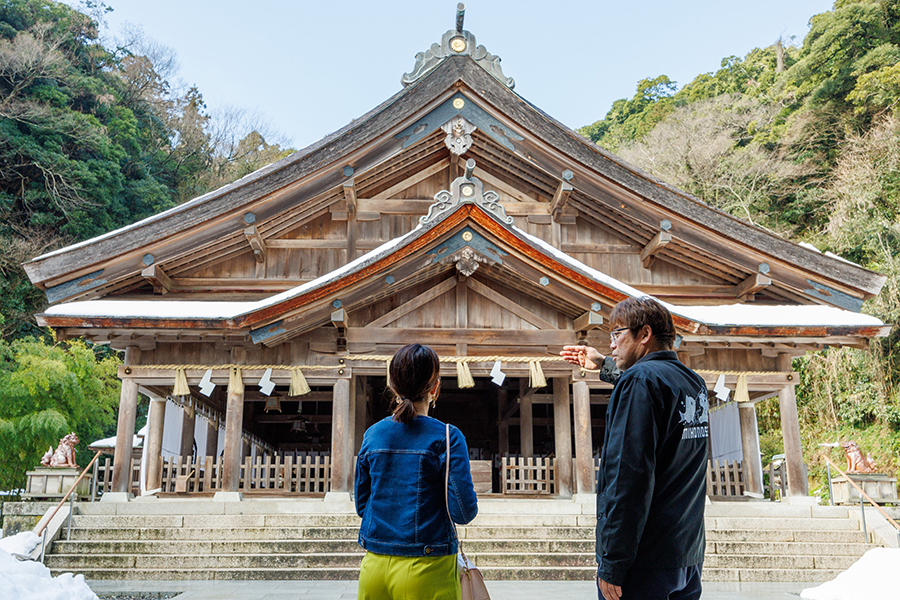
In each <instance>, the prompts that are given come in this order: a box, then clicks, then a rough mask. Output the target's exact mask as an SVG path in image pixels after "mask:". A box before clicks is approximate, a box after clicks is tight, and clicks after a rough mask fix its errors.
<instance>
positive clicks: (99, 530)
mask: <svg viewBox="0 0 900 600" xmlns="http://www.w3.org/2000/svg"><path fill="white" fill-rule="evenodd" d="M587 499H588V500H589V501H588V502H585V503H580V502H574V501H563V500H549V499H540V500H527V499H502V500H501V499H494V498H484V499H480V500H479V516H478V518H477V519H475V521H473V522H472V523H471V524H469V525H468V526H466V527H460V528H459V533H460V537H461V538H462V539H463V544H464V548H465V551H466V553H467V554H469V555H470V556H472V557H474V558H475V560H476V563H477V564H478V566H479V568H480V569H481V571H482V573H483V574H484V576H485V578H486V579H489V580H490V579H493V580H500V579H506V580H536V579H539V580H589V579H591V578H593V576H594V573H595V572H596V563H595V561H594V525H595V517H594V506H593V502H592V497H587ZM77 512H78V514H76V515H75V517H74V520H73V526H72V531H71V539H70V540H69V541H65V538H66V532H65V529H64V530H63V531H62V532H61V536H60V540H59V541H57V542H55V543H54V544H53V546H52V548H51V550H50V553H49V554H48V555H47V556H46V559H45V563H46V564H47V566H48V567H50V569H51V570H52V571H53V572H54V574H58V573H61V572H66V571H74V572H76V573H82V574H84V576H85V577H86V578H87V579H136V580H168V579H206V580H209V579H355V578H356V577H357V576H358V572H359V561H360V560H361V558H362V556H363V551H362V550H361V549H360V548H359V546H358V545H357V543H356V539H357V532H358V528H359V518H358V517H357V516H356V515H355V514H354V513H353V508H352V504H351V503H350V502H346V501H344V502H341V501H337V502H336V501H333V500H332V501H329V502H324V501H322V500H321V499H309V498H304V499H295V500H283V499H282V500H276V499H254V500H245V501H243V502H234V503H232V502H213V501H211V500H150V501H136V502H129V503H94V504H81V505H80V506H79V510H78V511H77ZM858 512H859V511H858V510H857V511H856V513H858ZM852 513H853V510H852V509H850V510H848V509H847V508H839V507H814V506H794V505H781V504H770V503H768V502H766V503H762V502H760V503H744V502H740V503H739V502H731V503H714V504H711V505H707V507H706V523H707V553H706V562H705V564H704V570H703V575H704V580H707V581H803V582H817V581H826V580H828V579H831V578H833V577H834V576H835V575H837V573H839V572H840V571H842V570H844V569H846V568H847V567H849V566H850V565H851V564H852V563H853V562H854V561H855V560H856V559H858V558H859V557H860V556H861V555H862V554H863V553H864V552H865V551H866V550H867V549H869V548H871V547H873V545H872V544H871V543H869V544H866V543H864V540H863V533H862V531H861V528H860V525H859V521H858V520H857V518H855V517H854V516H853V514H852ZM870 535H871V534H870ZM869 541H870V542H871V541H872V540H871V538H870V540H869Z"/></svg>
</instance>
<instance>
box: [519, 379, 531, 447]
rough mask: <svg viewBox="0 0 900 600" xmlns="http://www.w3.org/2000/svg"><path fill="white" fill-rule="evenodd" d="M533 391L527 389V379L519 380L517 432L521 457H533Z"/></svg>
mask: <svg viewBox="0 0 900 600" xmlns="http://www.w3.org/2000/svg"><path fill="white" fill-rule="evenodd" d="M533 396H534V390H529V389H528V379H527V378H526V377H522V378H520V379H519V432H520V435H521V446H522V448H521V450H522V456H524V457H525V458H530V457H532V456H534V418H533V417H532V410H531V399H532V397H533Z"/></svg>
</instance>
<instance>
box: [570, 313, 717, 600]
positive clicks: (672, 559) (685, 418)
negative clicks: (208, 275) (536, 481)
mask: <svg viewBox="0 0 900 600" xmlns="http://www.w3.org/2000/svg"><path fill="white" fill-rule="evenodd" d="M610 322H611V324H612V327H613V329H612V331H611V332H610V344H609V347H610V349H611V350H612V352H611V354H612V360H610V359H609V358H607V357H604V356H603V355H602V354H600V352H598V351H597V350H596V349H595V348H590V347H587V346H566V347H565V348H564V349H563V351H562V352H561V353H560V355H561V356H562V357H563V358H565V359H566V360H567V361H569V362H571V363H574V364H577V365H580V366H582V367H584V368H586V369H596V368H598V367H601V366H605V368H604V373H601V376H603V378H604V379H606V380H615V387H614V388H613V392H612V395H611V396H610V399H609V406H608V407H607V411H606V434H605V435H604V438H603V452H602V455H601V463H600V475H599V478H598V481H597V564H598V568H597V587H598V590H599V593H600V600H604V599H605V600H619V599H620V598H624V599H625V600H654V599H660V600H662V599H672V600H674V599H676V598H677V599H679V600H687V599H695V598H700V573H701V569H702V566H703V551H704V546H705V543H706V540H705V534H704V529H703V509H704V503H705V496H706V460H707V448H706V445H707V435H708V422H709V417H708V414H709V403H708V400H707V396H706V383H705V382H704V380H703V378H701V377H700V376H699V375H697V374H696V373H694V372H693V371H691V370H690V369H688V368H687V367H685V366H684V365H683V364H681V362H679V360H678V356H677V355H676V354H675V352H673V351H672V344H673V342H674V339H675V324H674V323H673V321H672V315H671V314H669V311H668V310H666V309H665V307H663V306H662V305H661V304H659V303H658V302H656V301H655V300H653V299H652V298H649V297H643V298H629V299H627V300H623V301H622V302H620V303H619V304H618V305H616V307H615V309H613V312H612V315H611V317H610ZM612 361H614V362H615V366H616V367H617V368H618V370H619V371H621V374H619V375H618V377H616V375H617V374H616V373H615V372H613V370H612V368H611V367H612V365H611V362H612Z"/></svg>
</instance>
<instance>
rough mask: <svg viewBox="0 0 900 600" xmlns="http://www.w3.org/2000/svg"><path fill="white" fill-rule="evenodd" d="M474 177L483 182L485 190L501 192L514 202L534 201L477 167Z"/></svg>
mask: <svg viewBox="0 0 900 600" xmlns="http://www.w3.org/2000/svg"><path fill="white" fill-rule="evenodd" d="M475 177H477V178H478V179H480V180H481V181H482V182H484V189H485V190H489V189H492V188H493V189H494V191H495V192H503V193H504V194H506V195H507V196H511V197H513V198H515V199H516V200H519V201H520V202H528V203H532V202H534V201H535V199H534V198H532V197H531V196H529V195H527V194H525V193H524V192H522V191H520V190H517V189H516V188H514V187H513V186H511V185H509V184H508V183H506V182H505V181H503V180H502V179H498V178H496V177H494V176H493V175H491V174H490V173H488V172H487V171H484V170H483V169H480V168H479V167H475Z"/></svg>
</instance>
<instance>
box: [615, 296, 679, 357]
mask: <svg viewBox="0 0 900 600" xmlns="http://www.w3.org/2000/svg"><path fill="white" fill-rule="evenodd" d="M609 320H610V323H612V326H613V327H614V328H615V327H627V328H628V329H630V330H631V332H632V333H637V332H638V331H640V329H641V328H642V327H643V326H644V325H649V326H650V330H651V331H652V332H653V335H654V337H656V341H657V342H658V343H659V345H660V346H661V347H663V348H665V349H666V350H671V348H672V344H673V343H674V342H675V322H674V321H673V320H672V314H671V313H670V312H669V311H668V310H666V307H665V306H663V305H662V304H660V303H659V302H657V301H656V300H654V299H653V298H650V297H649V296H644V297H643V298H628V299H626V300H622V301H621V302H619V303H618V304H616V307H615V308H614V309H613V311H612V315H610V317H609Z"/></svg>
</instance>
